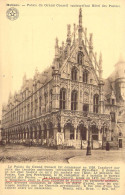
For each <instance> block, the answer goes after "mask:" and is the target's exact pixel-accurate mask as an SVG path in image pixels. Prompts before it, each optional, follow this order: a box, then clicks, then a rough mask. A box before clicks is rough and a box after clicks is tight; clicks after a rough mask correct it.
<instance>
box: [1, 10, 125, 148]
mask: <svg viewBox="0 0 125 195" xmlns="http://www.w3.org/2000/svg"><path fill="white" fill-rule="evenodd" d="M122 64H124V65H125V63H123V62H121V63H120V65H119V63H118V64H117V65H116V70H115V72H114V73H113V74H112V75H111V76H110V77H109V78H108V79H106V80H104V79H103V78H102V55H101V54H100V58H99V61H98V60H97V57H96V53H94V51H93V36H92V34H90V37H89V38H87V30H86V29H85V28H83V26H82V10H81V9H80V10H79V24H78V26H77V25H75V24H74V31H73V33H71V30H70V25H67V38H66V42H65V43H64V42H62V45H61V46H59V44H58V39H56V44H55V57H54V60H53V65H52V66H51V67H49V68H48V69H46V70H45V71H44V72H42V73H39V72H38V70H36V72H35V75H34V78H33V79H27V78H26V75H25V76H24V78H23V84H22V87H21V89H20V92H19V93H15V94H14V95H13V96H12V95H11V94H10V97H9V100H8V103H7V105H4V106H3V111H2V128H3V130H2V140H3V142H4V143H5V144H6V143H18V144H19V143H24V144H29V143H30V144H33V145H47V146H56V145H62V146H63V147H75V148H86V147H87V142H88V140H90V142H91V146H92V148H104V147H105V144H106V142H107V141H108V142H110V145H111V146H114V147H118V146H119V143H121V141H119V140H122V139H123V132H122V127H121V126H122V125H121V123H120V122H119V124H117V122H118V121H117V118H118V116H119V115H120V112H121V113H123V112H124V110H125V106H124V102H125V101H124V100H125V93H124V87H125V74H123V75H122V76H121V77H120V75H117V72H118V74H120V71H117V69H118V66H121V67H122ZM124 67H125V66H124ZM122 73H123V72H122ZM124 73H125V71H124ZM124 113H125V112H124ZM119 121H120V120H119ZM123 124H124V122H123Z"/></svg>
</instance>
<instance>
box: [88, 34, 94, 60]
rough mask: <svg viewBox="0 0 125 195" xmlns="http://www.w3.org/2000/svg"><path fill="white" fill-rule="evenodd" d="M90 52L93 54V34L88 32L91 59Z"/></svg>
mask: <svg viewBox="0 0 125 195" xmlns="http://www.w3.org/2000/svg"><path fill="white" fill-rule="evenodd" d="M92 54H93V34H92V33H90V37H89V57H90V59H91V61H92Z"/></svg>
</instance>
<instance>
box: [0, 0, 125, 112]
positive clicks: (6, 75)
mask: <svg viewBox="0 0 125 195" xmlns="http://www.w3.org/2000/svg"><path fill="white" fill-rule="evenodd" d="M2 2H3V3H2V4H1V6H0V104H1V105H2V104H4V103H6V102H7V100H8V96H9V94H10V92H11V93H12V94H14V93H15V91H18V90H19V89H20V88H21V85H22V78H23V75H24V74H25V73H26V75H27V78H33V75H34V73H35V69H36V67H37V68H38V70H39V72H42V71H43V70H44V69H45V68H46V67H48V66H50V65H51V64H52V61H53V58H54V52H55V48H54V47H55V38H56V37H58V39H59V44H60V45H61V43H62V41H65V40H66V35H67V24H71V30H72V31H73V24H74V23H76V24H78V15H79V7H71V5H75V6H76V5H78V6H79V5H84V7H83V8H82V13H83V27H84V28H85V27H86V28H87V32H88V37H89V33H93V45H94V52H97V58H98V57H99V53H100V51H101V52H102V57H103V77H104V78H107V77H108V76H109V75H110V74H111V73H112V71H113V69H114V65H115V64H116V63H117V62H118V61H119V58H120V56H122V58H123V59H124V60H125V44H124V43H125V36H124V35H125V22H124V18H125V1H122V0H112V1H108V0H105V1H103V0H102V1H99V0H95V1H91V0H88V1H85V0H82V1H81V0H77V1H74V0H72V1H71V0H69V1H68V0H67V1H64V0H60V1H55V0H53V1H49V0H48V1H42V0H41V1H39V0H38V1H35V0H34V1H30V0H29V1H28V0H27V1H26V0H23V1H20V0H15V1H14V0H13V1H11V0H10V1H8V3H12V2H13V3H14V2H15V3H18V5H19V6H17V7H16V8H17V9H18V11H19V18H18V19H16V20H15V21H11V20H9V19H8V18H7V17H6V11H7V9H9V8H10V7H11V6H6V3H7V1H6V3H5V1H2ZM104 2H105V3H104ZM93 3H94V5H96V7H92V4H93ZM31 4H35V5H36V6H33V5H31ZM39 4H41V6H40V5H39ZM49 4H51V6H49ZM66 4H68V7H65V6H63V7H62V5H66ZM104 4H105V5H106V6H107V7H102V5H104ZM22 5H25V6H22ZM52 5H54V6H52ZM86 5H88V6H86ZM97 5H100V7H97ZM109 5H110V6H109ZM113 5H117V6H120V7H113ZM1 105H0V110H1ZM0 115H1V114H0Z"/></svg>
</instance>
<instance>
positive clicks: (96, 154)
mask: <svg viewBox="0 0 125 195" xmlns="http://www.w3.org/2000/svg"><path fill="white" fill-rule="evenodd" d="M0 162H2V163H4V162H5V163H8V162H9V163H11V162H26V163H30V162H39V163H70V164H72V163H73V164H78V163H80V164H81V163H82V164H83V163H85V164H86V163H106V162H107V163H111V162H113V163H114V162H116V163H121V162H123V163H125V149H119V150H110V151H106V150H91V155H89V156H87V155H86V150H77V149H65V150H56V149H50V148H49V149H48V148H45V147H34V146H32V147H28V146H22V145H6V146H0Z"/></svg>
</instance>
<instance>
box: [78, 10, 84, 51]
mask: <svg viewBox="0 0 125 195" xmlns="http://www.w3.org/2000/svg"><path fill="white" fill-rule="evenodd" d="M82 31H83V28H82V9H81V8H80V9H79V27H78V38H79V47H80V48H81V47H82Z"/></svg>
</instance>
